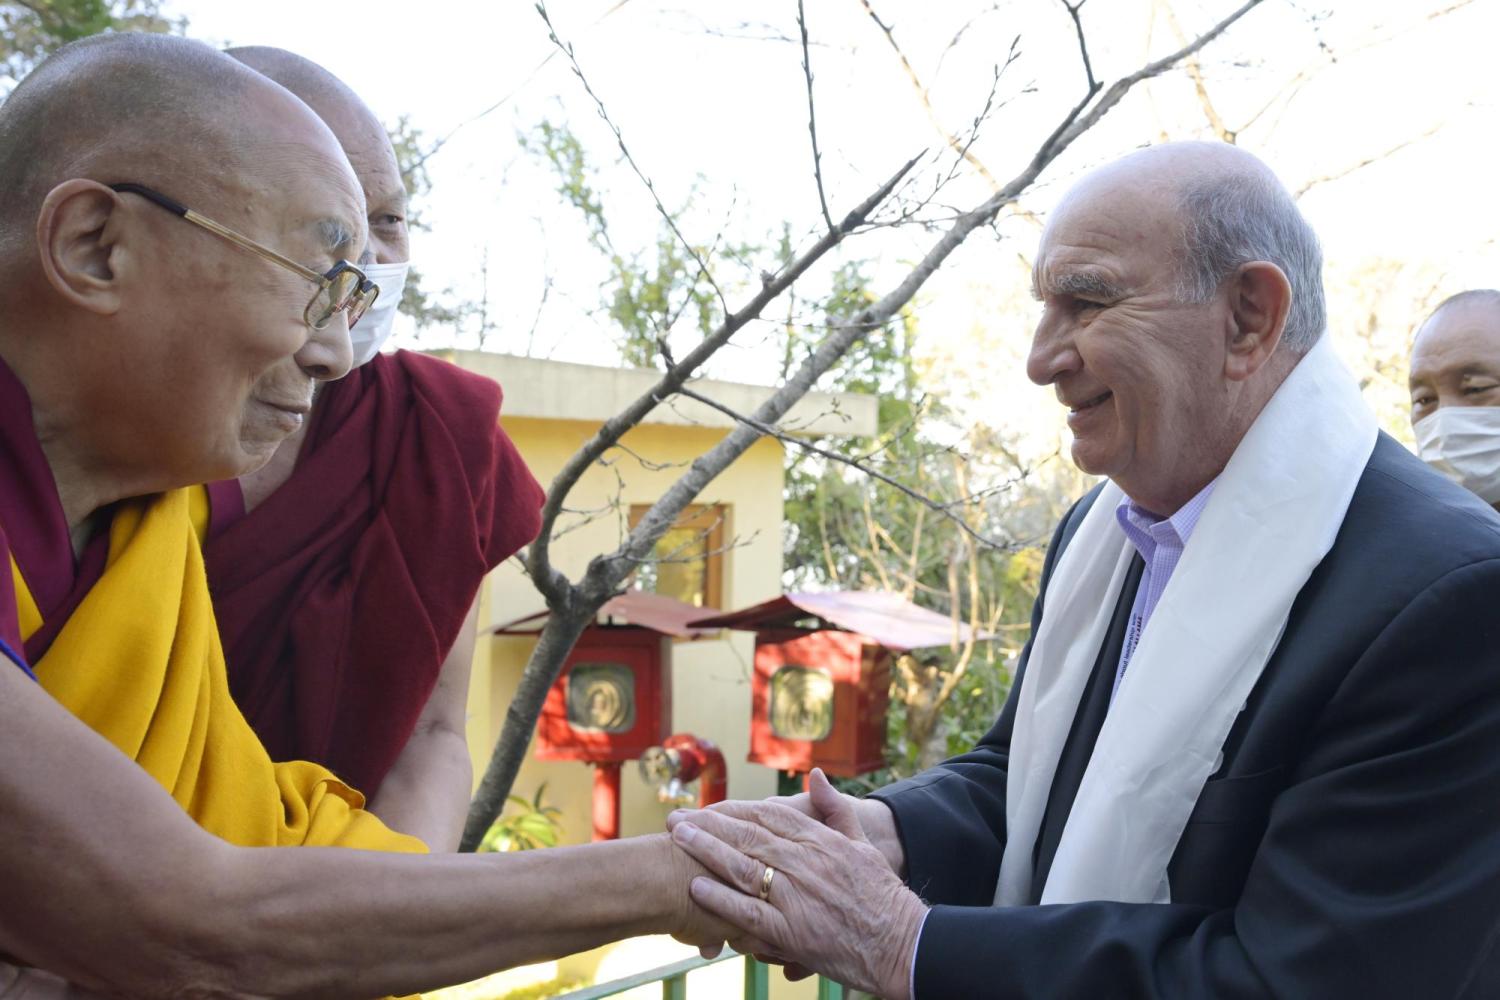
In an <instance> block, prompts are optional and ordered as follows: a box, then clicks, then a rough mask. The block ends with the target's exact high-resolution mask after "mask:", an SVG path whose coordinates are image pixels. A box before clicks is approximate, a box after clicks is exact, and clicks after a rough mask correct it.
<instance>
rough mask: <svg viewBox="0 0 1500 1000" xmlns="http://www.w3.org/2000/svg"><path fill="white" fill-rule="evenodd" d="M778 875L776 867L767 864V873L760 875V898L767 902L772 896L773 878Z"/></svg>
mask: <svg viewBox="0 0 1500 1000" xmlns="http://www.w3.org/2000/svg"><path fill="white" fill-rule="evenodd" d="M775 877H776V869H774V868H772V867H771V866H770V865H766V873H765V874H764V875H762V876H761V877H760V898H761V901H762V902H765V901H767V900H769V899H770V898H771V880H772V879H773V878H775Z"/></svg>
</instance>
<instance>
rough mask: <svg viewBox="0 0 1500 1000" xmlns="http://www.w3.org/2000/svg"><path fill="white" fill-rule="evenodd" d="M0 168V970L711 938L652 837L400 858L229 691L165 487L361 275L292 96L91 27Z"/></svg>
mask: <svg viewBox="0 0 1500 1000" xmlns="http://www.w3.org/2000/svg"><path fill="white" fill-rule="evenodd" d="M59 123H65V127H60V126H59ZM0 183H3V184H4V188H5V190H6V193H7V197H6V199H5V200H4V202H3V203H0V282H3V286H4V287H3V293H4V300H5V302H6V310H5V313H4V316H3V317H0V361H3V364H0V377H3V379H4V380H5V383H6V391H5V392H4V393H0V436H3V438H4V447H3V448H0V463H3V464H0V529H3V530H0V543H3V548H4V551H5V554H6V555H8V556H9V557H10V559H11V563H12V573H11V574H10V575H8V576H3V577H0V580H3V581H4V592H3V593H0V644H3V645H0V656H3V657H4V658H5V659H6V660H8V661H9V663H0V666H6V667H7V669H4V670H0V760H4V761H5V762H6V766H5V767H3V768H0V836H3V839H4V842H5V844H6V849H5V850H4V851H0V886H3V887H4V888H3V891H0V953H3V954H4V955H6V956H8V961H9V963H10V964H9V967H6V968H3V969H0V989H6V990H15V989H29V990H32V993H30V994H28V995H36V991H37V990H38V989H39V988H40V984H41V983H42V982H43V981H44V980H45V981H47V982H50V983H53V984H55V983H57V982H58V981H59V980H58V978H56V977H60V978H61V980H63V981H67V982H71V983H74V984H76V985H78V986H80V987H82V988H85V989H92V990H97V991H99V992H103V993H106V994H108V995H111V996H114V995H123V996H136V995H149V996H156V995H164V996H185V995H192V996H199V995H214V996H218V995H228V994H231V993H232V994H235V995H246V994H248V995H256V996H273V995H274V996H282V995H307V996H351V997H369V996H376V995H381V994H386V993H404V992H410V991H413V990H419V989H424V988H428V987H433V986H438V985H441V984H445V983H451V982H455V981H460V980H464V979H469V978H473V977H475V976H477V975H480V974H483V973H486V972H489V971H493V970H495V969H497V968H501V967H504V966H508V965H513V964H517V963H520V962H525V961H536V960H540V959H543V958H548V957H555V956H558V955H561V954H566V953H570V952H574V951H578V950H581V949H584V948H588V947H592V946H594V945H597V944H601V943H603V942H605V941H608V940H611V939H614V938H616V937H621V936H625V935H630V934H641V933H652V932H672V933H676V934H678V935H680V936H683V937H685V938H688V939H692V940H698V941H701V942H703V943H708V942H710V941H714V940H718V939H719V938H718V937H717V936H714V935H712V934H710V933H708V931H706V930H705V926H706V923H705V921H704V920H703V918H702V917H701V915H699V914H698V912H697V911H695V910H694V908H693V907H692V905H691V903H690V902H689V900H688V898H687V881H688V878H689V876H690V875H691V874H692V872H693V871H695V870H700V869H696V868H695V867H694V866H693V865H692V862H690V861H689V860H687V859H686V858H685V856H683V855H682V854H681V853H680V852H678V851H675V850H674V849H673V848H672V846H671V844H670V843H669V842H668V840H667V838H666V836H665V835H661V836H658V837H652V838H641V839H637V840H633V841H622V842H618V843H613V844H602V845H596V846H590V847H587V848H577V849H558V850H555V851H537V852H530V853H528V854H524V855H483V856H447V857H428V856H424V855H414V854H409V853H401V852H411V851H416V850H419V849H420V846H421V845H420V843H419V842H418V841H416V840H415V839H413V838H411V837H407V836H404V835H402V834H398V833H394V832H392V831H390V830H388V829H387V828H386V827H384V826H383V825H382V824H381V823H380V822H379V821H378V820H377V819H376V818H375V817H374V816H372V815H371V814H370V813H368V812H366V811H364V810H363V809H362V808H361V807H362V803H363V800H362V798H361V796H360V795H359V794H358V793H357V792H355V791H353V790H351V789H349V788H348V787H347V786H345V785H344V784H343V783H341V782H339V781H338V780H337V779H336V778H334V776H333V775H332V774H330V773H329V772H328V771H326V770H324V769H323V768H320V767H318V766H316V765H314V764H310V763H306V762H301V763H290V764H273V763H272V761H271V758H270V757H269V756H268V755H267V753H266V751H265V750H264V748H263V747H262V746H261V745H260V743H259V741H257V740H256V739H255V736H254V733H253V732H252V731H251V729H250V728H249V726H248V725H247V724H246V722H245V720H244V718H243V716H241V715H240V713H239V712H238V711H237V710H236V708H235V706H234V704H233V702H232V700H231V699H230V696H229V690H228V685H227V681H226V670H225V665H224V661H223V656H222V652H221V649H220V646H219V641H218V636H217V633H216V631H215V628H214V619H213V611H212V607H211V605H210V601H209V594H208V585H207V579H206V576H205V573H204V569H203V564H202V560H201V557H200V555H199V549H198V538H197V534H198V532H201V531H203V530H206V527H207V525H206V521H207V511H205V510H201V509H199V510H195V509H194V508H193V505H192V503H191V494H190V492H189V491H187V490H185V489H182V487H184V486H186V485H187V484H190V483H194V482H202V481H207V480H215V479H224V478H229V477H233V476H238V475H243V474H245V473H248V472H250V471H251V470H253V469H254V468H256V467H257V466H258V465H260V464H261V463H263V462H265V461H266V460H267V459H268V458H269V457H270V456H271V454H272V453H273V452H274V451H275V449H276V448H277V447H278V446H279V445H280V444H281V443H282V442H283V441H284V439H285V438H286V437H287V435H288V434H290V433H291V432H292V431H294V430H295V429H296V428H297V427H298V426H299V425H300V424H301V423H302V421H303V419H304V417H305V415H306V413H307V410H308V408H309V403H310V396H311V390H312V385H313V383H314V382H315V381H317V380H320V379H329V378H335V377H337V376H339V375H341V374H343V372H344V371H345V370H346V369H347V368H348V367H349V364H350V346H349V338H348V333H347V324H348V322H349V321H350V320H354V319H357V318H358V317H359V315H360V313H361V310H362V309H363V308H364V307H365V306H366V304H367V303H368V301H369V295H370V293H371V291H372V288H371V287H370V285H369V283H368V281H366V280H365V279H364V278H363V277H362V276H361V274H360V272H359V271H358V269H357V268H353V267H351V265H349V264H348V263H347V259H346V258H347V256H348V255H351V254H356V253H357V252H358V248H359V247H361V246H362V245H363V243H364V241H365V239H366V222H365V214H366V211H365V205H364V199H363V197H362V196H361V193H360V187H359V183H358V181H357V179H356V178H355V176H354V174H353V173H352V172H351V170H350V168H349V165H348V162H347V161H346V160H345V159H344V155H343V153H342V151H341V149H340V147H339V144H338V141H337V140H336V139H335V137H334V136H333V134H332V133H331V132H329V131H328V129H327V127H326V126H324V124H323V123H322V122H321V121H320V120H319V119H318V118H317V116H316V115H314V114H313V113H312V112H311V111H310V110H309V109H308V108H307V107H306V106H305V105H304V104H302V103H301V102H300V101H298V100H297V99H296V98H294V97H293V96H292V95H290V94H289V93H288V92H287V91H285V90H284V89H282V88H281V87H279V86H277V85H276V84H274V83H272V82H271V81H269V80H267V79H266V78H265V77H263V76H261V75H260V74H258V73H255V72H253V71H251V70H249V69H247V68H245V67H243V66H241V65H239V64H238V63H236V62H234V61H233V60H232V59H229V58H228V57H227V56H224V55H222V54H220V53H218V52H215V51H213V50H212V49H209V48H207V47H205V46H202V45H199V44H197V43H194V42H190V41H187V40H184V39H178V38H169V37H162V36H141V35H128V34H126V35H113V36H106V37H103V38H97V39H90V40H87V41H84V42H79V43H75V44H73V45H70V46H67V47H65V48H64V49H62V50H60V51H59V52H58V53H57V54H56V55H54V56H53V57H52V58H51V59H49V60H48V61H47V62H46V63H45V64H43V65H42V66H41V67H40V68H39V69H37V70H36V72H35V73H33V74H32V75H31V76H30V77H29V78H28V79H26V80H25V81H24V82H23V83H22V84H21V85H20V86H19V87H18V88H17V89H16V90H15V91H14V93H13V94H12V95H11V96H10V97H9V99H8V100H7V101H6V102H5V103H4V105H3V106H0ZM338 847H345V848H350V847H357V848H372V849H371V850H338V849H334V848H338ZM18 967H26V971H24V972H19V973H18V971H17V968H18ZM18 977H19V978H18Z"/></svg>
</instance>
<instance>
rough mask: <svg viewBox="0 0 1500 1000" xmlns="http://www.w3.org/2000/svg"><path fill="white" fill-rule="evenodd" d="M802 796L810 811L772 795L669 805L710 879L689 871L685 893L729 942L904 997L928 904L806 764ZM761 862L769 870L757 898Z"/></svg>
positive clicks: (682, 841) (676, 833) (675, 833)
mask: <svg viewBox="0 0 1500 1000" xmlns="http://www.w3.org/2000/svg"><path fill="white" fill-rule="evenodd" d="M809 802H810V804H811V806H812V810H813V812H814V813H816V814H818V815H817V817H814V816H809V815H806V814H804V813H803V812H801V811H799V810H798V809H796V808H794V807H792V806H790V805H788V804H787V803H785V802H776V801H770V802H760V803H745V802H742V803H738V804H737V807H736V809H735V810H734V815H730V814H729V812H728V811H726V810H723V809H716V810H695V811H692V812H686V813H680V814H674V816H673V819H672V822H671V824H670V825H671V830H672V841H673V843H675V844H677V845H678V846H680V847H681V848H682V849H683V850H684V851H686V852H687V853H688V854H690V855H691V856H692V857H693V858H695V859H696V860H697V861H698V862H699V863H701V864H702V865H703V866H704V867H705V868H707V869H708V870H709V871H710V872H712V873H713V875H714V876H715V878H717V879H718V880H719V881H714V880H713V879H709V878H695V879H693V881H692V889H691V891H692V898H693V900H694V901H695V902H696V903H697V904H698V905H699V906H701V907H702V908H703V909H704V910H706V911H708V912H709V913H711V914H713V915H715V916H717V917H719V918H720V919H722V920H724V921H726V922H727V923H729V924H732V925H733V926H734V927H736V928H738V931H739V932H738V933H736V934H734V935H732V936H730V937H729V938H728V941H729V943H730V944H731V945H733V946H734V948H735V949H736V950H737V951H741V952H744V951H750V952H752V953H759V954H769V955H772V956H776V957H778V958H780V959H782V960H784V961H786V962H788V963H791V964H794V965H798V966H802V967H804V968H807V969H815V970H817V971H818V972H821V973H823V974H824V975H827V976H830V977H832V978H833V979H836V980H838V981H839V982H841V983H844V984H846V985H849V986H853V987H856V988H858V989H862V990H866V991H868V992H871V993H875V994H877V995H879V996H883V997H888V998H892V1000H903V998H906V997H907V996H908V994H909V989H910V978H911V961H912V952H913V949H914V948H915V945H916V937H917V932H918V931H919V930H920V928H921V924H922V920H923V917H924V916H925V913H926V909H927V907H926V905H925V904H924V903H923V902H922V901H921V900H920V899H918V898H917V896H916V895H915V894H914V893H912V892H911V891H910V890H909V889H907V888H906V886H905V885H904V884H902V882H901V880H900V879H899V878H898V877H897V876H896V874H895V873H894V872H893V871H892V870H891V867H890V864H889V863H888V862H887V860H886V859H885V857H884V856H883V855H882V854H881V852H880V851H879V850H877V849H876V848H875V847H873V846H872V845H871V843H870V841H869V839H868V838H867V837H866V836H865V833H864V830H863V828H862V827H861V825H860V821H859V816H858V814H857V813H856V812H855V808H854V806H853V805H851V803H850V801H848V800H847V799H846V797H845V796H841V795H840V794H839V793H838V792H837V791H835V790H834V788H833V786H831V785H830V784H829V783H828V779H827V778H825V777H824V776H823V773H822V772H821V771H814V772H813V776H812V782H811V792H810V795H809ZM819 818H821V820H822V822H819ZM825 824H826V825H825ZM768 865H769V866H770V867H771V868H773V869H774V870H775V874H774V875H773V876H772V881H771V887H770V893H769V896H768V898H767V899H765V900H762V899H761V898H760V891H761V885H762V879H763V877H764V874H765V871H766V866H768Z"/></svg>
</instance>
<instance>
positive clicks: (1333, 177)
mask: <svg viewBox="0 0 1500 1000" xmlns="http://www.w3.org/2000/svg"><path fill="white" fill-rule="evenodd" d="M1445 124H1446V123H1445V122H1439V123H1438V124H1436V125H1434V126H1432V127H1431V128H1429V129H1428V130H1427V131H1425V132H1423V133H1422V134H1421V135H1414V136H1411V137H1410V138H1407V139H1402V140H1401V141H1400V142H1398V143H1396V144H1395V145H1394V146H1392V147H1390V148H1389V149H1386V150H1384V151H1383V152H1379V153H1376V154H1374V155H1373V156H1367V157H1365V158H1364V159H1362V160H1360V161H1359V162H1358V163H1352V164H1350V165H1349V166H1347V167H1344V168H1342V169H1340V170H1335V171H1334V172H1333V173H1331V174H1323V175H1321V176H1319V177H1314V178H1312V179H1311V180H1308V181H1304V182H1303V184H1302V186H1301V187H1299V188H1298V189H1297V190H1296V191H1295V192H1293V193H1292V197H1293V198H1301V197H1302V196H1303V195H1305V194H1307V192H1309V191H1311V190H1312V189H1313V188H1315V187H1317V186H1318V185H1320V184H1327V183H1329V182H1331V181H1338V180H1343V179H1344V178H1345V177H1348V176H1349V175H1350V174H1352V173H1355V172H1356V171H1360V170H1363V169H1364V168H1365V167H1368V166H1370V165H1371V164H1374V163H1379V162H1380V161H1381V160H1384V159H1387V158H1389V157H1391V156H1394V155H1396V154H1397V153H1399V152H1401V151H1402V150H1403V149H1405V148H1406V147H1408V146H1413V145H1416V144H1417V143H1419V142H1421V141H1422V140H1423V139H1430V138H1431V137H1432V136H1434V135H1436V134H1437V133H1438V132H1440V131H1441V130H1442V128H1443V125H1445Z"/></svg>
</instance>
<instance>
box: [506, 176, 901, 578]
mask: <svg viewBox="0 0 1500 1000" xmlns="http://www.w3.org/2000/svg"><path fill="white" fill-rule="evenodd" d="M916 162H917V161H916V159H912V160H910V161H908V162H907V163H906V164H905V165H904V166H903V167H902V168H901V169H900V170H898V171H897V172H896V173H895V174H894V175H893V176H892V177H891V178H890V180H888V181H886V182H885V183H884V184H882V185H881V186H880V188H879V189H878V190H877V191H875V192H874V193H873V194H872V195H870V197H868V198H866V199H865V200H864V202H862V203H861V204H860V205H858V206H856V207H855V209H854V210H853V211H852V212H850V213H849V214H848V215H847V216H846V217H845V218H844V220H843V221H842V222H841V223H840V224H839V225H838V226H836V227H834V228H833V229H831V230H829V231H828V232H827V233H825V234H824V235H823V237H822V238H821V239H819V240H818V242H817V243H815V244H814V245H813V246H812V247H811V248H810V249H808V250H807V251H806V252H805V253H803V254H802V256H800V257H798V258H797V259H796V260H794V261H792V262H791V263H790V264H788V265H787V266H786V267H784V268H783V269H782V270H781V273H780V274H777V275H773V276H771V278H770V280H769V281H767V282H765V284H764V285H762V287H761V290H760V291H759V292H757V293H756V295H755V296H754V297H753V298H752V299H751V300H750V301H749V302H748V303H747V304H746V305H745V306H744V307H743V308H742V309H740V310H739V311H738V312H735V313H729V314H727V315H726V316H725V318H724V322H723V323H722V324H720V326H719V328H718V329H717V330H715V331H714V332H713V333H711V334H709V335H708V336H707V337H705V338H704V339H703V340H702V342H700V343H699V344H698V346H696V347H695V348H693V350H691V351H689V352H688V353H687V354H686V355H685V356H684V357H683V359H682V360H681V361H679V362H678V363H677V364H675V365H673V366H671V367H670V368H669V369H668V370H667V371H666V372H665V373H664V374H663V375H662V377H661V379H659V380H658V381H657V383H656V384H655V385H654V386H652V387H651V389H650V390H648V391H647V392H645V393H643V394H642V395H641V396H640V397H638V398H637V399H636V400H635V401H634V402H633V403H631V404H630V405H629V406H627V407H626V408H625V409H623V410H621V411H620V412H619V413H617V414H616V415H615V416H613V417H611V418H610V419H608V420H606V421H605V422H604V423H603V424H602V425H600V427H599V429H598V430H597V431H595V432H594V436H593V437H592V438H590V439H589V440H588V442H587V443H585V444H584V446H583V447H582V448H580V449H579V450H578V451H577V452H576V453H575V454H574V455H573V457H572V458H570V459H568V461H567V462H566V463H565V464H564V465H563V467H562V469H561V470H560V471H559V472H558V474H557V476H556V477H555V478H554V479H553V480H552V483H551V485H550V486H549V487H548V489H547V500H546V502H545V503H544V504H543V506H542V530H541V534H540V535H538V536H537V540H536V541H535V542H533V543H532V544H531V548H530V549H529V550H528V554H527V562H528V563H529V565H530V568H531V575H532V579H533V580H535V581H536V582H537V586H538V587H539V588H544V589H542V594H543V596H544V597H546V598H547V599H548V600H549V601H551V600H554V599H561V595H562V594H563V592H564V591H565V590H566V589H567V588H568V587H569V586H570V584H569V583H568V581H567V579H566V578H564V577H563V576H562V574H560V573H558V572H557V571H556V570H555V569H554V568H553V567H552V564H551V561H550V551H549V545H548V542H549V539H548V536H549V534H550V533H551V530H552V526H553V523H554V522H555V521H556V520H557V514H558V510H559V508H560V507H561V505H562V502H563V498H564V497H566V496H567V495H568V492H569V491H570V490H572V488H573V487H574V486H575V485H577V483H578V480H579V479H581V478H582V477H583V474H584V473H585V472H587V471H588V469H589V467H590V466H592V465H593V464H594V463H595V462H596V461H598V459H599V458H600V457H601V456H602V455H603V454H604V453H605V452H606V451H608V450H609V449H610V448H611V447H613V446H614V445H615V444H616V443H617V442H618V441H619V440H620V438H621V437H623V436H624V435H625V432H626V431H628V430H630V429H631V428H632V427H634V426H636V425H637V424H639V423H640V422H641V421H642V420H643V419H645V417H646V414H648V413H650V412H651V411H652V410H653V409H655V408H656V406H657V405H658V404H659V403H660V401H661V400H664V399H666V398H668V397H670V396H672V395H673V394H675V393H676V392H677V391H678V390H679V389H680V388H682V386H683V385H684V384H685V383H686V382H687V380H688V379H689V378H690V377H692V375H693V374H694V373H695V372H696V371H697V370H698V369H699V368H700V367H702V366H703V364H704V362H706V361H707V360H708V359H709V358H710V357H712V356H713V355H714V353H715V352H716V351H718V350H719V348H721V347H723V346H724V345H725V344H727V343H728V342H729V340H730V338H731V337H733V336H734V335H735V334H736V333H737V332H739V330H740V329H741V328H742V327H743V326H744V325H745V324H746V323H748V322H749V321H750V320H752V319H754V318H755V317H757V316H759V315H760V313H761V311H762V310H764V309H765V307H766V306H767V305H768V304H770V303H771V302H772V301H773V300H775V299H776V298H777V297H778V296H779V295H780V294H781V293H782V292H784V291H785V290H786V289H787V288H789V287H791V285H792V284H793V283H794V282H796V281H797V279H798V278H800V277H802V275H803V274H804V273H806V271H807V269H808V268H810V267H812V266H813V264H815V263H817V261H818V260H819V259H820V258H822V257H823V255H824V254H826V253H827V252H828V251H830V250H832V249H833V248H834V247H836V246H838V245H839V243H841V242H842V241H843V240H844V238H845V237H846V236H847V235H848V234H849V233H851V232H853V231H854V230H855V229H856V228H857V227H858V226H859V225H861V224H862V223H863V222H864V221H865V219H866V218H868V217H869V214H870V213H871V212H873V211H874V210H875V208H876V207H877V206H878V205H879V204H880V203H881V202H883V201H884V200H885V199H886V198H887V197H888V196H889V195H890V193H891V191H892V190H893V189H894V188H895V187H896V185H897V184H898V183H899V182H900V181H901V178H902V177H905V176H906V173H907V171H909V170H911V168H912V167H913V166H915V165H916Z"/></svg>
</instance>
